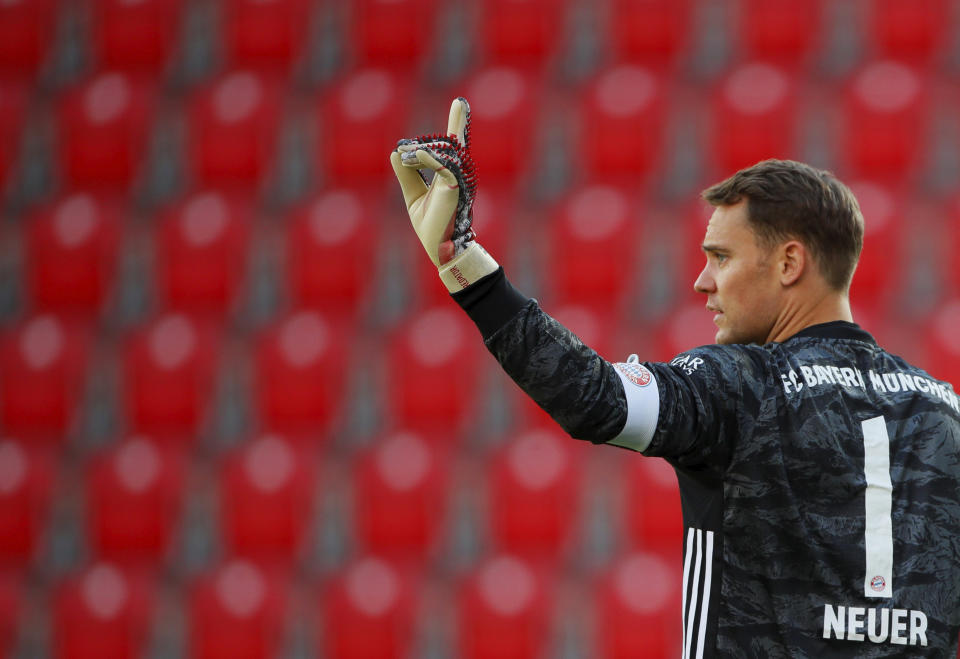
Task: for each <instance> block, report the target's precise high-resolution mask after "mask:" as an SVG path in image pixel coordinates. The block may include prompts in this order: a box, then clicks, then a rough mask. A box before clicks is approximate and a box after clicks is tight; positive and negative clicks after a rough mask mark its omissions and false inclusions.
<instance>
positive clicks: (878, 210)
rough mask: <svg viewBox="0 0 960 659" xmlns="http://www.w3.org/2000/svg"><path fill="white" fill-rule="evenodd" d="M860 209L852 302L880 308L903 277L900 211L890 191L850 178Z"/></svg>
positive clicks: (874, 308)
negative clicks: (861, 223)
mask: <svg viewBox="0 0 960 659" xmlns="http://www.w3.org/2000/svg"><path fill="white" fill-rule="evenodd" d="M848 185H849V186H850V189H851V190H852V191H853V194H854V195H855V196H856V198H857V201H858V202H859V203H860V210H861V211H862V212H863V219H864V235H863V252H862V254H861V255H860V262H859V263H858V264H857V270H856V272H855V273H854V275H853V284H852V285H851V287H850V299H851V302H852V303H854V304H855V305H857V306H858V307H861V308H862V309H863V310H865V311H866V310H871V309H873V310H876V311H882V310H883V309H885V308H886V306H885V305H886V304H887V303H888V302H890V301H891V300H892V299H895V298H896V295H897V293H898V291H897V286H898V285H899V284H900V282H901V281H903V278H904V277H905V276H906V268H905V267H904V266H905V265H906V263H905V259H906V258H907V255H906V253H905V251H904V249H903V248H904V242H903V240H904V238H905V236H904V235H903V231H902V226H903V217H902V214H903V211H902V208H901V206H900V204H899V203H898V202H897V197H898V195H897V194H896V193H894V192H893V191H892V190H890V189H888V188H886V187H884V186H882V185H878V184H875V183H870V182H867V181H851V182H850V183H849V184H848Z"/></svg>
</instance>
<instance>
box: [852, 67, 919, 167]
mask: <svg viewBox="0 0 960 659" xmlns="http://www.w3.org/2000/svg"><path fill="white" fill-rule="evenodd" d="M927 100H928V99H927V90H926V87H925V82H924V80H923V79H922V78H921V77H920V76H918V75H917V73H916V72H915V71H914V70H912V69H910V68H909V67H907V66H905V65H903V64H901V63H899V62H893V61H881V62H873V63H871V64H869V65H868V66H866V67H865V68H863V69H862V70H861V71H860V72H859V73H857V74H856V75H855V76H854V77H853V79H852V80H851V81H850V84H849V86H848V88H847V89H846V92H845V94H844V102H843V118H844V121H843V126H842V128H841V129H840V130H841V131H842V134H841V135H840V136H839V138H840V144H841V145H842V149H843V152H842V153H841V159H842V161H843V162H844V164H845V165H846V167H845V169H846V170H847V171H848V172H849V175H853V176H861V177H865V178H871V179H876V180H884V181H890V182H897V181H902V180H904V179H905V178H906V177H907V176H909V175H910V174H911V173H912V172H913V171H914V168H915V166H916V165H917V164H918V161H919V159H920V157H921V156H922V153H923V151H922V149H923V146H924V144H925V138H926V127H927V123H928V119H929V118H928V116H927V115H928V112H927V110H928V107H927V105H928V104H927Z"/></svg>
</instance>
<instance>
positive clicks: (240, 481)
mask: <svg viewBox="0 0 960 659" xmlns="http://www.w3.org/2000/svg"><path fill="white" fill-rule="evenodd" d="M302 448H303V447H299V448H298V447H295V446H293V445H292V444H291V443H290V441H289V440H288V439H287V438H285V437H283V436H281V435H276V434H263V435H260V436H259V437H256V438H255V439H253V440H252V441H250V442H248V443H246V444H244V445H243V446H241V447H240V448H239V449H238V450H237V451H235V452H234V453H233V454H231V455H229V456H228V457H227V458H225V459H224V460H223V461H222V462H221V471H220V484H219V492H220V527H221V534H222V538H223V545H224V547H225V548H226V549H227V550H228V552H229V554H230V555H232V556H244V557H248V558H253V559H256V560H261V561H266V562H269V563H271V564H277V565H283V564H289V563H292V562H293V561H294V560H295V559H296V558H297V557H298V555H299V552H300V551H301V550H302V549H303V545H304V542H305V540H306V539H307V536H308V532H309V531H310V528H311V527H310V520H311V519H312V515H311V509H312V505H313V494H314V490H315V488H316V478H315V474H314V472H315V469H314V467H313V464H312V461H311V459H310V456H309V454H308V453H307V452H306V451H303V450H302Z"/></svg>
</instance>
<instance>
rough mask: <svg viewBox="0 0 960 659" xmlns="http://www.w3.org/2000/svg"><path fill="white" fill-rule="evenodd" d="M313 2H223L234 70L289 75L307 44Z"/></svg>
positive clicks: (224, 27) (228, 50) (224, 29)
mask: <svg viewBox="0 0 960 659" xmlns="http://www.w3.org/2000/svg"><path fill="white" fill-rule="evenodd" d="M311 4H312V3H311V2H310V0H222V2H221V12H222V14H223V16H222V20H223V24H222V28H221V33H222V34H223V35H224V42H225V46H226V48H225V49H226V58H227V62H228V63H229V64H230V66H232V67H234V68H251V69H257V70H264V71H271V72H274V73H277V74H282V75H285V74H288V73H289V72H290V71H291V69H292V68H293V67H294V66H295V65H296V63H297V61H298V59H299V58H300V56H301V55H302V53H303V50H304V46H305V45H306V43H307V37H308V33H309V28H310V9H311Z"/></svg>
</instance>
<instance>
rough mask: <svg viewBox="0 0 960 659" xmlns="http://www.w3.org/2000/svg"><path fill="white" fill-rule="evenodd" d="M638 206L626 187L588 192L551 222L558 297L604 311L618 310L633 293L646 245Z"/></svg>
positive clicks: (550, 275) (550, 273)
mask: <svg viewBox="0 0 960 659" xmlns="http://www.w3.org/2000/svg"><path fill="white" fill-rule="evenodd" d="M635 205H636V204H635V203H634V201H633V200H632V199H631V197H630V195H628V194H627V192H626V191H625V190H624V189H621V188H615V187H611V186H605V185H593V186H589V187H585V188H582V189H580V190H578V191H576V192H574V193H573V194H571V195H570V197H569V198H568V199H567V200H566V201H565V203H564V204H563V205H562V206H561V208H560V212H559V214H558V216H557V217H556V218H555V219H553V221H552V222H551V224H552V226H551V227H550V228H551V232H550V240H549V248H548V249H549V258H548V259H547V262H548V263H549V266H548V270H547V272H546V281H547V282H548V286H549V287H550V289H551V290H552V291H553V295H554V296H555V297H553V298H552V299H553V300H555V301H557V302H560V303H564V304H578V305H582V306H589V307H593V308H597V309H598V310H607V311H609V310H611V309H618V308H619V307H620V303H621V302H622V301H623V300H624V298H625V296H626V295H627V294H628V293H629V292H630V291H631V284H632V283H633V275H634V272H633V267H634V265H635V263H636V261H637V258H636V255H637V250H638V249H639V247H640V242H639V235H640V224H639V218H638V217H636V213H635V212H634V208H635Z"/></svg>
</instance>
